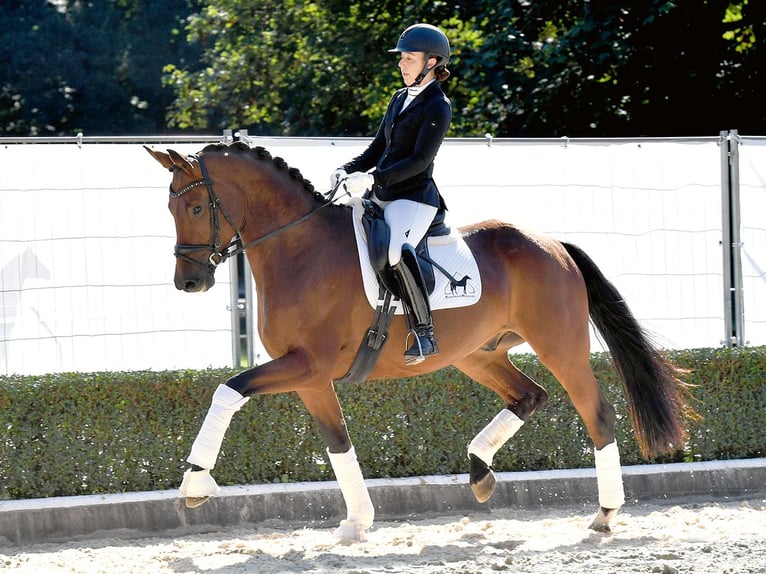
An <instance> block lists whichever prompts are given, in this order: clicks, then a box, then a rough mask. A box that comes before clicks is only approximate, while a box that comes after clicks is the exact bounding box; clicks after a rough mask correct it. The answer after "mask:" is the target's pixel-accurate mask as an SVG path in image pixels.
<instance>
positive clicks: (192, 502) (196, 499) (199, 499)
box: [186, 496, 210, 508]
mask: <svg viewBox="0 0 766 574" xmlns="http://www.w3.org/2000/svg"><path fill="white" fill-rule="evenodd" d="M208 500H210V497H209V496H187V497H186V508H197V507H198V506H202V505H203V504H205V503H206V502H207V501H208Z"/></svg>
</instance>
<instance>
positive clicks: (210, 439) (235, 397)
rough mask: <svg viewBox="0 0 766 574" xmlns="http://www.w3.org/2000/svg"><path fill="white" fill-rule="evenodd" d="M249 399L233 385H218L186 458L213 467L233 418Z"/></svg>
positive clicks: (197, 463) (207, 467)
mask: <svg viewBox="0 0 766 574" xmlns="http://www.w3.org/2000/svg"><path fill="white" fill-rule="evenodd" d="M249 400H250V397H243V396H242V395H241V394H239V393H238V392H237V391H235V390H234V389H232V388H231V387H227V386H226V385H218V388H217V389H216V390H215V393H213V400H212V404H211V405H210V410H208V412H207V416H206V417H205V421H204V422H203V423H202V428H201V429H200V430H199V433H198V434H197V438H196V439H195V440H194V444H192V448H191V454H189V457H188V458H187V459H186V460H188V461H189V462H190V463H191V464H196V465H197V466H201V467H202V468H205V469H208V470H209V469H211V468H213V467H214V466H215V461H216V459H217V458H218V453H219V452H220V450H221V443H222V442H223V435H224V434H225V433H226V429H228V428H229V424H230V423H231V418H232V417H233V416H234V413H236V412H237V411H238V410H239V409H241V408H242V406H243V405H244V404H245V403H246V402H247V401H249Z"/></svg>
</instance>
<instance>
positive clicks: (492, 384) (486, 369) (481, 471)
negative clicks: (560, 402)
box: [455, 346, 548, 502]
mask: <svg viewBox="0 0 766 574" xmlns="http://www.w3.org/2000/svg"><path fill="white" fill-rule="evenodd" d="M455 367H456V368H458V369H459V370H461V371H462V372H463V373H465V374H466V375H468V376H469V377H470V378H472V379H473V380H475V381H476V382H478V383H480V384H482V385H484V386H485V387H487V388H489V389H491V390H493V391H494V392H495V393H496V394H497V395H498V396H500V398H502V399H503V401H504V402H505V404H506V408H504V409H503V410H502V411H500V412H499V413H498V414H497V415H496V416H495V418H494V419H492V421H491V422H490V423H489V424H488V425H487V426H485V427H484V428H483V429H482V430H481V431H480V432H479V433H478V434H477V435H476V436H475V437H474V438H473V440H472V441H471V442H470V444H469V445H468V459H469V461H470V471H469V472H470V485H471V490H472V491H473V494H474V496H475V497H476V500H478V501H479V502H486V501H487V500H489V498H490V497H491V496H492V494H493V493H494V491H495V484H496V480H495V474H494V472H493V471H492V460H493V458H494V456H495V454H496V453H497V451H498V450H500V448H501V447H502V446H503V445H504V444H505V443H506V442H507V441H508V440H510V438H511V437H512V436H513V435H514V434H516V432H517V431H518V430H519V429H520V428H521V426H522V425H523V424H524V421H526V420H527V419H528V418H529V417H530V416H532V415H533V414H534V413H535V412H536V411H537V410H539V409H540V408H542V407H543V406H544V405H545V403H546V402H547V400H548V393H546V392H545V389H543V388H542V387H541V386H540V385H538V384H537V383H535V382H534V381H533V380H532V379H530V378H529V377H528V376H527V375H525V374H524V373H522V372H521V371H519V370H518V369H517V368H516V366H515V365H514V364H513V363H511V362H510V360H509V359H508V354H507V351H506V350H505V347H503V348H502V349H498V348H497V347H496V346H495V347H494V348H491V349H490V348H484V349H482V350H480V351H477V352H476V353H474V354H472V355H470V356H468V357H466V358H465V359H462V360H461V361H459V362H457V363H455Z"/></svg>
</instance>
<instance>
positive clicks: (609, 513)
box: [588, 507, 618, 532]
mask: <svg viewBox="0 0 766 574" xmlns="http://www.w3.org/2000/svg"><path fill="white" fill-rule="evenodd" d="M617 510H618V509H617V508H603V507H602V508H601V509H599V511H598V514H597V515H596V518H594V519H593V522H591V524H590V526H589V527H588V528H590V529H591V530H595V531H596V532H611V531H612V527H611V526H609V523H610V522H611V521H612V518H614V517H615V515H616V514H617Z"/></svg>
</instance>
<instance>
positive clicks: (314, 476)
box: [0, 347, 766, 499]
mask: <svg viewBox="0 0 766 574" xmlns="http://www.w3.org/2000/svg"><path fill="white" fill-rule="evenodd" d="M667 354H668V356H669V357H670V359H671V360H672V361H674V362H675V363H676V364H677V365H679V366H680V367H683V368H686V369H689V370H690V371H691V372H690V374H689V376H688V379H687V380H688V381H689V382H690V383H692V384H693V385H695V387H694V390H693V392H694V396H695V400H694V403H693V406H694V408H695V409H696V410H697V411H698V412H699V414H700V415H702V417H703V418H702V419H701V420H699V421H693V422H690V427H689V428H690V440H689V442H688V445H687V446H686V448H685V449H684V450H682V451H679V452H677V453H675V454H673V455H672V456H666V457H663V458H661V459H652V460H650V461H646V460H644V459H642V458H641V455H640V454H639V452H638V448H637V445H636V444H635V441H634V440H633V431H632V429H631V427H630V421H629V419H628V416H627V408H626V405H625V402H624V397H623V394H622V390H621V388H620V387H619V382H618V381H617V378H616V374H615V372H614V370H613V369H612V367H611V365H610V363H609V359H608V356H607V355H604V354H595V355H593V357H592V364H593V368H594V370H595V372H596V376H597V378H598V379H599V381H600V382H601V384H602V385H603V387H604V389H605V391H606V392H607V394H608V396H609V398H610V400H611V401H612V402H613V403H614V404H615V406H616V407H617V409H618V413H619V421H618V437H619V439H618V440H619V442H620V449H621V455H622V461H623V464H641V463H645V462H672V461H691V460H694V461H699V460H713V459H729V458H752V457H762V456H766V439H765V438H764V436H765V435H764V432H763V429H764V428H766V385H764V381H766V348H764V347H760V348H744V349H734V350H732V349H697V350H688V351H672V352H668V353H667ZM514 362H515V363H516V364H517V365H518V366H519V367H520V368H521V369H522V370H523V371H525V372H526V373H527V374H529V375H530V376H531V377H532V378H534V379H535V380H537V381H538V382H539V383H540V384H542V385H543V386H544V387H545V388H546V389H547V390H548V392H549V395H550V401H549V403H548V405H547V406H546V407H545V409H544V410H543V411H541V412H540V413H538V414H537V415H536V416H535V417H534V418H533V419H532V420H530V421H529V422H528V423H527V424H526V425H525V426H524V427H523V428H522V430H521V431H520V432H519V434H518V435H516V437H514V439H513V440H512V441H511V442H510V443H509V444H508V445H507V446H506V447H505V448H503V449H501V451H500V452H499V453H498V454H497V456H496V457H495V461H494V462H495V464H494V466H495V468H496V469H498V470H500V471H507V470H540V469H554V468H578V467H588V466H592V465H593V456H592V445H591V442H590V439H589V438H588V435H587V433H586V432H585V430H584V427H583V426H582V424H581V422H580V419H579V417H578V416H577V415H576V413H575V411H574V409H573V407H572V404H571V402H570V401H569V399H568V397H567V396H566V394H565V393H564V392H563V390H562V388H561V386H560V385H559V384H558V383H557V382H556V381H555V379H553V378H552V376H551V375H550V373H549V372H548V371H547V370H546V369H545V368H544V367H542V366H541V365H540V364H539V362H538V361H537V359H536V358H535V357H534V356H533V355H520V356H516V357H515V358H514ZM233 373H234V371H233V370H230V369H211V370H205V371H173V372H152V371H145V372H129V373H89V374H88V373H66V374H56V375H46V376H40V377H33V376H7V377H0V425H2V432H3V436H2V442H1V443H0V499H8V498H35V497H47V496H64V495H79V494H97V493H112V492H129V491H141V490H156V489H166V488H174V487H177V486H178V484H179V481H180V478H181V474H182V473H183V471H184V469H185V468H186V466H187V465H186V463H185V462H184V459H185V457H186V456H187V455H188V452H189V448H190V446H191V443H192V442H193V440H194V438H195V436H196V433H197V431H198V430H199V427H200V425H201V423H202V419H203V417H204V416H205V414H206V412H207V409H208V407H209V405H210V397H211V395H212V392H213V390H214V389H215V387H216V386H217V385H218V384H219V383H222V382H224V381H225V380H226V379H227V378H228V377H229V376H231V375H232V374H233ZM338 394H339V396H340V400H341V404H342V405H343V408H344V412H345V415H346V418H347V422H348V427H349V430H350V432H351V435H352V440H353V442H354V444H355V446H356V450H357V454H358V456H359V459H360V462H361V465H362V468H363V470H364V472H365V476H366V477H368V478H375V477H402V476H417V475H430V474H449V473H462V472H467V459H466V445H467V444H468V442H469V441H470V440H471V438H472V437H473V436H474V435H475V434H476V433H477V432H478V431H479V430H480V429H481V428H482V427H483V426H484V425H485V424H486V423H487V422H488V421H489V420H490V419H492V417H494V416H495V414H497V412H498V411H499V410H500V409H501V408H502V407H503V405H502V404H501V402H500V401H499V399H498V398H497V397H496V396H495V395H494V394H493V393H491V392H489V391H487V390H486V389H485V388H484V387H481V386H480V385H477V384H476V383H473V382H472V381H470V380H468V379H467V378H466V377H465V376H464V375H463V374H462V373H460V372H459V371H457V370H455V369H452V368H447V369H443V370H441V371H439V372H436V373H433V374H430V375H424V376H420V377H416V378H413V379H408V380H402V381H388V382H374V383H367V384H364V385H347V386H341V387H339V388H338ZM215 477H216V479H217V480H218V481H219V483H220V484H222V485H226V484H252V483H268V482H286V481H290V482H295V481H314V480H329V479H332V478H333V476H332V472H331V470H330V468H329V464H328V460H327V456H326V454H325V448H324V445H323V443H322V441H321V439H320V438H319V434H318V432H317V431H316V429H315V427H314V425H313V422H312V421H311V419H310V418H309V417H308V416H307V414H306V412H305V410H304V408H303V406H302V404H301V403H300V401H299V399H298V398H297V396H296V395H294V394H292V393H290V394H283V395H272V396H263V397H254V398H253V399H252V400H251V401H250V402H249V403H248V404H247V406H246V407H245V408H244V409H243V410H242V411H240V412H239V413H238V414H237V415H236V416H235V417H234V420H233V422H232V425H231V427H230V429H229V431H228V433H227V435H226V439H225V440H224V444H223V449H222V452H221V455H220V457H219V460H218V464H217V466H216V470H215Z"/></svg>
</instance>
